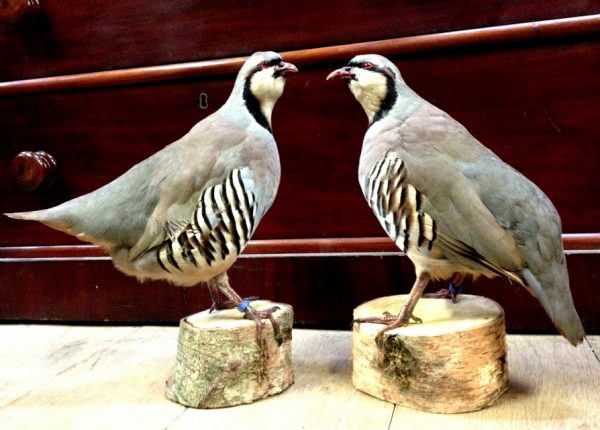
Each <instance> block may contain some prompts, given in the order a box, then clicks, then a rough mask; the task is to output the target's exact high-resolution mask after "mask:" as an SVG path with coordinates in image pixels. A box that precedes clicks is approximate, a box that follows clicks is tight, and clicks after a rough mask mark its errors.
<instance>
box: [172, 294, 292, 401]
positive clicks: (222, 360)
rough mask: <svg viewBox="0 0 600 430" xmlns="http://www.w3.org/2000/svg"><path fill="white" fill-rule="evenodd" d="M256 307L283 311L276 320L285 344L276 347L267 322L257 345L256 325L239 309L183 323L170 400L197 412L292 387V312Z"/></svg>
mask: <svg viewBox="0 0 600 430" xmlns="http://www.w3.org/2000/svg"><path fill="white" fill-rule="evenodd" d="M252 306H253V307H254V308H255V309H256V310H264V309H268V308H270V307H272V306H278V307H279V310H278V311H276V312H274V313H273V316H274V318H275V320H276V321H277V322H278V323H279V325H280V327H281V331H282V336H283V342H282V344H281V345H278V344H277V341H276V340H275V336H274V333H273V326H272V324H271V322H270V321H269V320H263V321H262V335H261V340H260V345H259V341H258V340H257V335H256V324H255V323H254V321H251V320H247V319H244V318H243V317H242V314H241V313H240V312H239V311H238V310H237V309H228V310H220V311H215V312H213V313H209V312H208V311H203V312H200V313H197V314H194V315H190V316H188V317H186V318H183V319H182V320H181V322H180V326H179V344H178V347H177V357H176V361H175V369H174V372H173V374H172V376H171V378H170V379H169V380H168V381H167V387H166V396H167V397H168V398H169V399H170V400H173V401H175V402H177V403H181V404H182V405H185V406H191V407H194V408H220V407H226V406H234V405H239V404H242V403H252V402H254V401H255V400H258V399H262V398H264V397H268V396H271V395H273V394H277V393H280V392H281V391H283V390H285V389H286V388H287V387H288V386H290V385H291V384H292V383H293V382H294V374H293V369H292V359H291V342H292V323H293V319H294V317H293V311H292V307H291V306H290V305H286V304H281V303H273V302H269V301H264V300H260V301H255V302H252Z"/></svg>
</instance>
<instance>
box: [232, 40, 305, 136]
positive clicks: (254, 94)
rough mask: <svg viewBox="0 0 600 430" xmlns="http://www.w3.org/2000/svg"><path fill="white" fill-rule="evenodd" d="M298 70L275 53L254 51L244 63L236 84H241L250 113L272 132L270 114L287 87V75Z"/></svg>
mask: <svg viewBox="0 0 600 430" xmlns="http://www.w3.org/2000/svg"><path fill="white" fill-rule="evenodd" d="M297 71H298V69H297V68H296V66H294V65H293V64H292V63H286V62H285V61H283V59H282V58H281V55H279V54H278V53H276V52H272V51H267V52H255V53H254V54H252V55H251V56H250V57H249V58H248V59H247V60H246V62H245V63H244V65H243V66H242V68H241V70H240V72H239V74H238V78H237V81H236V86H239V87H242V86H243V90H242V97H243V100H244V103H245V105H246V107H247V109H248V111H249V112H250V114H251V115H252V116H253V117H254V119H256V121H257V122H258V123H259V124H260V125H262V126H263V127H265V128H266V129H267V130H269V131H271V113H272V112H273V107H274V106H275V103H276V102H277V100H279V97H281V94H282V93H283V88H284V87H285V80H286V77H287V76H288V75H289V74H290V73H295V72H297Z"/></svg>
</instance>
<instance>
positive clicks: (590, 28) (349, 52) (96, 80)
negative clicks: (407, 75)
mask: <svg viewBox="0 0 600 430" xmlns="http://www.w3.org/2000/svg"><path fill="white" fill-rule="evenodd" d="M595 33H600V14H595V15H587V16H579V17H573V18H563V19H553V20H546V21H536V22H527V23H521V24H510V25H501V26H495V27H485V28H477V29H470V30H459V31H451V32H445V33H437V34H426V35H419V36H410V37H402V38H396V39H386V40H377V41H371V42H361V43H351V44H345V45H337V46H327V47H322V48H312V49H304V50H295V51H287V52H283V53H282V54H283V56H284V57H285V58H286V60H288V61H291V62H294V63H297V64H298V65H300V66H307V65H314V64H322V63H327V62H345V61H347V60H349V59H350V58H351V57H352V56H354V55H357V54H361V53H369V52H377V53H380V54H383V55H399V54H415V53H421V52H431V51H437V50H444V49H455V48H469V47H476V46H484V45H498V44H505V43H517V42H527V41H534V40H544V39H556V38H576V37H582V36H586V35H590V34H595ZM244 60H245V57H235V58H226V59H216V60H206V61H196V62H189V63H179V64H168V65H161V66H150V67H138V68H131V69H122V70H111V71H102V72H93V73H83V74H75V75H63V76H55V77H46V78H36V79H27V80H20V81H10V82H0V96H12V95H17V94H29V93H38V92H47V91H61V90H73V89H82V88H94V87H106V86H115V85H125V84H133V83H143V82H156V81H164V80H171V79H181V78H198V77H208V76H214V75H218V74H229V73H234V72H236V71H237V70H238V69H239V68H240V66H241V65H242V63H243V62H244Z"/></svg>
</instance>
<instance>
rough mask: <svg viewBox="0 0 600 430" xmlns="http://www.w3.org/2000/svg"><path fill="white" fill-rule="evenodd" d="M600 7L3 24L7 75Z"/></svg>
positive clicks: (1, 53) (69, 1) (441, 7)
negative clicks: (23, 24) (15, 25)
mask: <svg viewBox="0 0 600 430" xmlns="http://www.w3.org/2000/svg"><path fill="white" fill-rule="evenodd" d="M598 12H600V5H599V4H597V2H590V1H589V0H571V1H569V2H564V1H560V0H542V1H540V0H523V1H519V2H506V1H502V0H489V1H485V2H482V1H480V0H463V1H461V2H460V3H457V2H454V1H450V0H438V1H435V2H415V1H409V0H404V1H397V2H390V1H386V0H375V1H371V2H369V3H365V2H363V1H360V0H344V1H340V0H333V1H328V2H323V1H320V0H307V1H302V2H298V1H292V0H280V1H278V2H267V1H259V2H252V3H251V4H250V3H248V2H243V1H239V0H223V1H220V2H209V1H202V2H199V1H195V0H178V1H160V2H159V1H150V2H149V1H147V0H128V1H126V2H106V1H103V0H87V1H86V2H81V1H78V0H44V1H43V2H42V3H41V16H40V17H38V20H37V22H36V23H35V24H34V25H30V26H18V27H8V26H1V27H0V80H15V79H22V78H26V77H27V78H32V77H40V76H51V75H57V74H72V73H82V72H91V71H98V70H111V69H115V68H128V67H136V66H147V65H156V64H165V63H173V62H182V61H194V60H198V59H208V58H223V57H232V56H239V55H247V54H249V53H251V52H253V51H256V50H264V49H273V50H290V49H302V48H310V47H320V46H323V45H337V44H342V43H353V42H361V41H367V40H377V39H387V38H395V37H402V36H410V35H417V34H426V33H432V32H433V33H437V32H444V31H452V30H460V29H466V28H479V27H487V26H494V25H502V24H510V23H517V22H527V21H537V20H544V19H556V18H564V17H571V16H579V15H588V14H594V13H598Z"/></svg>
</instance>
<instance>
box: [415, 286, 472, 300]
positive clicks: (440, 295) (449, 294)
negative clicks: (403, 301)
mask: <svg viewBox="0 0 600 430" xmlns="http://www.w3.org/2000/svg"><path fill="white" fill-rule="evenodd" d="M462 290H463V286H462V285H458V286H456V285H455V284H454V282H450V284H449V285H448V288H442V289H440V290H438V291H436V292H435V293H428V294H423V297H425V298H428V299H450V300H452V303H456V300H457V299H458V295H459V294H460V293H461V292H462Z"/></svg>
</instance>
